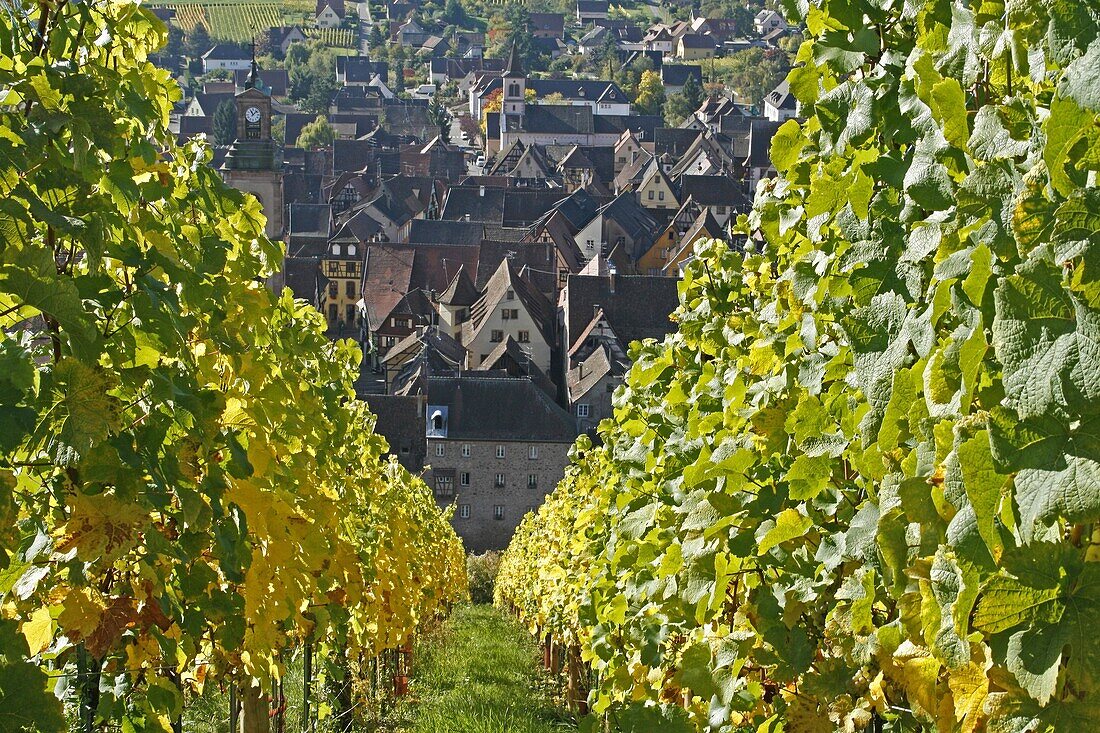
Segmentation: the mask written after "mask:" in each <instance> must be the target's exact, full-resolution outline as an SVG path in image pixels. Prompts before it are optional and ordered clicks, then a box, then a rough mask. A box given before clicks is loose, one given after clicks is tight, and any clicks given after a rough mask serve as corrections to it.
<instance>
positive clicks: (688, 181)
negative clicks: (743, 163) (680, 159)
mask: <svg viewBox="0 0 1100 733" xmlns="http://www.w3.org/2000/svg"><path fill="white" fill-rule="evenodd" d="M680 195H681V197H682V198H687V197H688V196H690V197H691V198H692V199H694V200H695V202H696V203H698V204H701V205H702V206H732V207H733V208H734V209H735V210H736V211H740V212H747V211H748V210H749V209H751V208H752V199H751V198H749V197H748V196H747V195H746V194H745V193H744V191H742V190H741V183H740V182H739V181H736V180H734V179H732V178H730V177H729V176H681V177H680Z"/></svg>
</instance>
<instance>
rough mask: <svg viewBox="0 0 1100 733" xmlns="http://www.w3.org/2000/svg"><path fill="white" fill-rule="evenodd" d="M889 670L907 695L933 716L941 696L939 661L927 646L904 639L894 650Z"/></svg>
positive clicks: (887, 670) (887, 671) (888, 672)
mask: <svg viewBox="0 0 1100 733" xmlns="http://www.w3.org/2000/svg"><path fill="white" fill-rule="evenodd" d="M886 673H887V674H888V675H889V676H890V677H891V678H892V679H893V680H894V681H895V682H897V683H898V684H900V685H901V686H902V687H903V688H905V696H906V697H908V698H909V700H910V701H911V702H912V703H913V704H914V705H916V706H917V707H919V708H921V709H922V710H923V711H924V712H925V713H927V714H928V715H930V716H934V715H935V714H936V710H937V708H938V706H939V703H940V698H941V695H940V694H939V692H938V691H937V689H936V686H937V681H938V680H939V676H940V662H939V660H938V659H936V658H935V657H933V656H932V655H931V654H930V653H929V652H928V650H927V649H922V648H920V647H918V646H916V645H915V644H913V642H911V641H908V640H907V641H904V642H902V644H901V646H899V647H898V650H897V651H896V652H894V656H893V658H892V660H890V663H889V667H887V669H886Z"/></svg>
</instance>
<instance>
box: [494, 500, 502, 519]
mask: <svg viewBox="0 0 1100 733" xmlns="http://www.w3.org/2000/svg"><path fill="white" fill-rule="evenodd" d="M493 519H497V520H500V519H504V505H503V504H496V505H494V506H493Z"/></svg>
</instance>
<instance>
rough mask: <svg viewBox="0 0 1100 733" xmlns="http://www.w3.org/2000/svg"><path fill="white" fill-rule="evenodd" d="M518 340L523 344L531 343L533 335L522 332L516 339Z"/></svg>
mask: <svg viewBox="0 0 1100 733" xmlns="http://www.w3.org/2000/svg"><path fill="white" fill-rule="evenodd" d="M516 340H517V341H519V342H520V343H521V344H526V343H530V342H531V333H530V332H529V331H520V332H519V334H518V335H517V337H516Z"/></svg>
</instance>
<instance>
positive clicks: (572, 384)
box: [565, 348, 624, 403]
mask: <svg viewBox="0 0 1100 733" xmlns="http://www.w3.org/2000/svg"><path fill="white" fill-rule="evenodd" d="M613 371H615V372H618V374H622V373H623V371H624V370H623V369H622V367H618V368H616V365H613V363H612V361H611V359H609V358H608V356H607V349H604V348H598V349H596V350H594V351H593V352H592V354H591V355H590V356H589V357H588V358H587V359H585V360H584V361H582V362H581V363H580V364H578V365H577V366H576V367H574V368H573V369H570V370H569V372H568V373H567V374H566V375H565V390H566V394H567V395H568V396H569V402H571V403H572V402H576V401H577V400H578V399H580V398H581V397H583V396H584V395H586V394H588V391H589V390H591V389H592V388H593V387H595V386H596V385H597V384H599V383H600V380H601V379H603V378H604V377H605V376H607V375H608V374H612V372H613Z"/></svg>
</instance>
